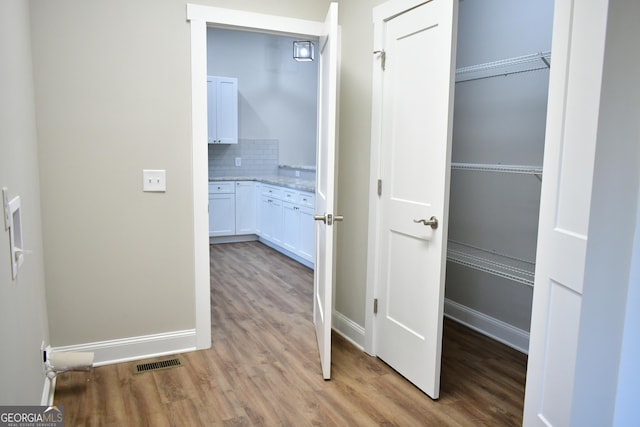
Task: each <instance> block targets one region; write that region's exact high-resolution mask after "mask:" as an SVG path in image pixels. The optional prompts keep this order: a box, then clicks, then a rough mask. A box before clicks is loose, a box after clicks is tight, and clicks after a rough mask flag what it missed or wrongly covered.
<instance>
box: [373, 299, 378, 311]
mask: <svg viewBox="0 0 640 427" xmlns="http://www.w3.org/2000/svg"><path fill="white" fill-rule="evenodd" d="M373 314H378V298H374V299H373Z"/></svg>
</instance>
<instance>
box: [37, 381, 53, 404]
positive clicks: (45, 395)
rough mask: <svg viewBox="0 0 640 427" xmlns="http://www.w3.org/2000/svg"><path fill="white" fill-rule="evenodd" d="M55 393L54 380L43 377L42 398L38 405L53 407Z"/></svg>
mask: <svg viewBox="0 0 640 427" xmlns="http://www.w3.org/2000/svg"><path fill="white" fill-rule="evenodd" d="M55 393H56V378H54V379H52V380H49V378H48V377H46V376H45V377H44V384H43V386H42V398H41V399H40V405H42V406H51V405H53V398H54V395H55Z"/></svg>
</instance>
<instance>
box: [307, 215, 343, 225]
mask: <svg viewBox="0 0 640 427" xmlns="http://www.w3.org/2000/svg"><path fill="white" fill-rule="evenodd" d="M313 219H315V220H316V221H322V222H324V223H325V224H327V225H333V222H334V221H342V220H344V217H343V216H342V215H332V214H325V215H314V216H313Z"/></svg>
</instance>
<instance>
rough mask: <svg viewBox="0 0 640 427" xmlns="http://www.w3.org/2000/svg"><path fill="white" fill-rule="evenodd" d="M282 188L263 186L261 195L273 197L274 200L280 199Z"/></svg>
mask: <svg viewBox="0 0 640 427" xmlns="http://www.w3.org/2000/svg"><path fill="white" fill-rule="evenodd" d="M282 191H283V190H282V188H280V187H274V186H272V185H263V186H262V194H263V195H265V196H269V197H275V198H276V199H282Z"/></svg>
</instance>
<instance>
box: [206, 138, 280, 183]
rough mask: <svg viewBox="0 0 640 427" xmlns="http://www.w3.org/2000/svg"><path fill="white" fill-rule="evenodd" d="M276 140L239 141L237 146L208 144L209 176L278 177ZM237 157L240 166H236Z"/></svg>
mask: <svg viewBox="0 0 640 427" xmlns="http://www.w3.org/2000/svg"><path fill="white" fill-rule="evenodd" d="M278 154H279V153H278V140H277V139H239V140H238V143H237V144H209V176H210V177H217V176H269V175H278ZM237 157H239V158H240V159H241V160H240V161H241V165H240V166H236V158H237Z"/></svg>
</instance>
